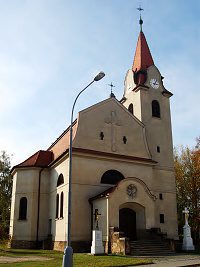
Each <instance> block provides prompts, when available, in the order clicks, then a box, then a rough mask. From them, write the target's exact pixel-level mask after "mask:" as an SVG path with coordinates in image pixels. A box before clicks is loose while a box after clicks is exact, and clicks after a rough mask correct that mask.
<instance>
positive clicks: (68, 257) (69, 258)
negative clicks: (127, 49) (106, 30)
mask: <svg viewBox="0 0 200 267" xmlns="http://www.w3.org/2000/svg"><path fill="white" fill-rule="evenodd" d="M104 76H105V73H104V72H102V71H101V72H99V73H98V74H97V75H96V76H95V77H94V79H93V81H92V82H90V83H89V84H88V85H87V86H86V87H85V88H83V89H82V90H81V91H80V92H79V94H78V95H77V97H76V99H75V100H74V104H73V106H72V111H71V123H70V128H69V189H68V223H67V246H66V248H65V250H64V256H63V262H62V267H72V266H73V249H72V247H71V195H72V193H71V183H72V134H73V129H72V124H73V115H74V107H75V104H76V101H77V99H78V97H79V96H80V94H82V93H83V92H84V91H85V90H86V89H87V88H88V87H89V86H90V85H91V84H93V82H98V81H100V80H101V79H102V78H103V77H104Z"/></svg>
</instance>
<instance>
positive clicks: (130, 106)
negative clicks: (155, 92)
mask: <svg viewBox="0 0 200 267" xmlns="http://www.w3.org/2000/svg"><path fill="white" fill-rule="evenodd" d="M128 111H129V112H130V113H131V114H133V104H132V103H131V104H130V105H129V106H128Z"/></svg>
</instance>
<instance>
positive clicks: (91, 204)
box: [89, 201, 93, 241]
mask: <svg viewBox="0 0 200 267" xmlns="http://www.w3.org/2000/svg"><path fill="white" fill-rule="evenodd" d="M89 202H90V206H91V219H90V221H91V222H90V225H91V231H90V239H91V241H92V231H93V203H92V201H89Z"/></svg>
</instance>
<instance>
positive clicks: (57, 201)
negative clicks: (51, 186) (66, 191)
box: [56, 194, 59, 219]
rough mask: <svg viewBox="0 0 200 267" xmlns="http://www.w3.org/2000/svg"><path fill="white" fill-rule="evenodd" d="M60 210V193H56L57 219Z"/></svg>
mask: <svg viewBox="0 0 200 267" xmlns="http://www.w3.org/2000/svg"><path fill="white" fill-rule="evenodd" d="M58 212H59V194H57V195H56V219H57V218H58Z"/></svg>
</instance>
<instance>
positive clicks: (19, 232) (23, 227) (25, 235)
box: [12, 169, 39, 240]
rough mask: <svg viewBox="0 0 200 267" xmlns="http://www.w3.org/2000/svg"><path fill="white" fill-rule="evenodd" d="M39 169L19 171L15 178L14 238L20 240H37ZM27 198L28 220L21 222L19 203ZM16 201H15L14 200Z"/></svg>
mask: <svg viewBox="0 0 200 267" xmlns="http://www.w3.org/2000/svg"><path fill="white" fill-rule="evenodd" d="M38 179H39V169H19V170H18V171H17V173H16V174H15V176H14V188H15V203H13V204H12V206H13V208H12V209H14V218H13V224H14V227H13V232H12V237H13V238H14V239H18V240H36V220H37V196H38V194H37V189H38ZM22 197H26V198H27V220H25V221H21V220H19V202H20V199H21V198H22ZM13 200H14V199H13Z"/></svg>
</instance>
